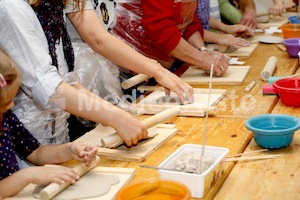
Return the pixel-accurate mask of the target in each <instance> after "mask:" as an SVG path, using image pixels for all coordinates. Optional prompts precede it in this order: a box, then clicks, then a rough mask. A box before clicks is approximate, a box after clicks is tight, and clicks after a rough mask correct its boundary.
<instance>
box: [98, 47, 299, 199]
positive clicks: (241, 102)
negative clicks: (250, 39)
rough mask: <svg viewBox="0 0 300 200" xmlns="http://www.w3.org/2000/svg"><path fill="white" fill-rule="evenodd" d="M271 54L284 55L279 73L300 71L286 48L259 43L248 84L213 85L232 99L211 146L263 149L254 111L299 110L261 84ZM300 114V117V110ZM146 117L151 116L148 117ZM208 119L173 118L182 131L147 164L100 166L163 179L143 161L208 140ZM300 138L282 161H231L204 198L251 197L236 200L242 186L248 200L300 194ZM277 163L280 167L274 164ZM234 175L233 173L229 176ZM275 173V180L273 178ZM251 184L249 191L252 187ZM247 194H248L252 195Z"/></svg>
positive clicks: (222, 109)
mask: <svg viewBox="0 0 300 200" xmlns="http://www.w3.org/2000/svg"><path fill="white" fill-rule="evenodd" d="M270 56H276V57H277V58H278V64H277V68H276V71H275V72H274V75H281V76H283V75H290V74H294V73H295V71H296V69H297V67H298V60H297V59H292V58H289V56H288V54H287V53H286V52H283V51H280V50H279V49H278V48H277V47H276V45H274V44H259V45H258V47H257V49H256V50H255V51H254V52H253V54H252V55H251V56H250V57H249V58H245V59H241V60H244V61H245V62H246V63H245V65H250V66H251V68H250V71H249V74H248V76H247V77H246V79H245V81H244V83H243V84H242V85H239V86H218V87H215V86H213V88H219V89H226V90H227V94H226V98H225V99H223V100H222V101H221V102H220V103H219V104H218V107H217V110H216V112H214V113H210V117H209V120H208V127H207V138H206V144H207V145H211V146H220V147H226V148H228V149H229V153H228V155H232V154H236V153H241V152H243V151H244V150H245V149H246V150H247V151H248V150H253V149H259V147H258V146H257V145H256V144H255V142H253V141H252V140H251V139H252V135H251V132H250V131H248V130H247V129H246V128H245V126H244V122H245V120H246V119H247V118H248V117H250V116H253V115H258V114H265V113H271V112H274V113H281V112H287V113H293V109H292V108H286V107H285V106H283V105H281V104H280V101H279V103H277V102H278V97H277V96H276V95H268V96H264V95H263V94H262V89H261V88H262V85H263V84H265V83H266V82H264V81H262V80H261V78H260V74H261V71H262V69H263V68H264V65H265V63H266V62H267V60H268V58H269V57H270ZM252 80H256V81H257V84H256V86H255V87H254V88H253V89H252V90H251V91H250V92H249V93H246V92H245V91H244V88H245V87H246V86H247V85H248V84H249V83H250V82H251V81H252ZM202 87H203V86H202ZM294 114H296V113H294ZM298 115H300V113H299V114H298ZM144 117H146V116H142V118H144ZM204 120H205V119H204V118H197V117H176V118H173V119H172V120H170V121H169V122H171V123H176V126H177V128H178V130H179V132H178V134H177V135H175V136H174V137H173V138H172V139H170V140H169V141H168V142H166V143H165V144H164V145H163V146H162V147H160V148H159V149H158V150H157V151H155V152H154V153H153V154H151V155H150V156H149V157H148V158H147V159H146V160H145V161H144V162H143V163H134V162H122V161H113V160H108V159H102V160H101V161H100V165H101V166H107V167H131V168H136V175H135V177H134V179H133V180H132V181H131V183H133V182H136V181H139V180H143V179H148V178H158V177H159V175H158V173H157V171H155V170H151V169H144V168H140V167H139V165H140V164H143V165H153V166H157V165H159V164H160V162H162V161H163V160H164V159H165V158H167V157H168V156H169V155H170V154H171V153H172V152H174V151H175V150H176V149H177V148H178V147H180V146H181V145H183V144H186V143H189V144H202V139H203V132H204V131H203V129H204ZM296 139H297V137H296ZM249 142H250V144H249ZM297 142H298V144H299V145H300V141H294V143H293V144H294V145H292V146H291V147H288V148H285V149H283V150H281V151H282V152H284V153H287V154H288V155H287V156H286V157H282V158H280V159H277V160H272V161H269V160H268V161H259V162H258V161H256V162H249V163H243V164H240V163H238V164H236V163H235V162H227V163H226V165H225V171H224V174H223V176H222V177H221V178H220V179H219V180H218V181H217V182H216V184H215V185H213V186H212V188H211V189H210V191H209V192H208V193H207V194H206V195H205V196H204V198H203V199H212V198H213V197H214V196H215V195H216V193H217V192H218V191H219V192H218V194H217V196H216V199H224V198H223V197H227V198H226V199H247V198H244V195H245V194H241V196H240V198H236V195H237V193H238V192H237V190H242V191H244V192H245V193H247V195H249V196H248V197H249V198H248V199H252V198H251V197H253V195H263V193H264V194H265V195H266V197H273V199H274V196H272V195H273V194H277V193H280V192H279V191H280V190H282V191H281V193H282V194H285V192H283V191H285V188H289V189H290V190H287V191H288V193H289V194H290V195H297V194H299V191H300V187H298V188H296V187H293V186H292V185H291V184H290V183H291V182H290V181H291V179H296V178H297V177H298V179H299V176H300V174H299V173H298V174H297V173H296V172H297V170H298V168H299V165H300V164H298V163H300V162H299V159H300V156H299V155H298V157H299V158H298V159H297V158H296V157H297V153H296V152H295V151H296V150H297V148H299V147H297ZM248 144H249V145H248ZM289 158H293V160H290V161H289V160H288V159H289ZM260 163H263V164H264V170H263V171H262V170H261V164H260ZM269 163H270V164H269ZM275 163H278V165H276V166H274V164H275ZM284 163H289V164H291V166H290V167H291V169H288V168H287V166H286V164H284ZM245 166H247V167H245ZM273 166H274V169H273V168H272V167H273ZM281 168H282V170H281ZM251 169H253V170H251ZM250 171H252V174H250ZM241 172H242V173H241ZM245 172H246V174H245ZM266 172H268V174H265V173H266ZM276 174H277V175H279V174H282V175H281V176H280V181H284V180H286V181H287V182H285V183H284V184H283V185H281V183H280V181H279V180H276V179H275V178H276ZM228 175H229V177H228V178H227V176H228ZM271 175H272V177H271ZM250 176H251V177H250ZM255 176H257V177H255ZM269 177H270V179H267V178H269ZM226 178H227V179H226ZM256 179H257V180H256ZM262 179H263V180H262ZM225 180H226V181H225ZM224 181H225V182H224ZM223 183H224V184H223ZM267 183H271V184H272V185H274V187H276V188H275V189H274V190H277V191H278V192H277V193H275V192H274V191H271V190H269V189H270V188H271V187H268V184H267ZM299 183H300V181H299ZM222 184H223V186H222ZM249 185H251V187H248V186H249ZM221 186H222V187H221ZM295 186H296V185H295ZM264 187H266V190H263V188H264ZM248 188H249V190H247V189H248ZM292 193H293V194H292ZM247 195H245V196H246V197H247ZM256 197H257V196H256ZM281 197H282V196H281ZM255 199H260V198H255ZM263 199H268V198H263Z"/></svg>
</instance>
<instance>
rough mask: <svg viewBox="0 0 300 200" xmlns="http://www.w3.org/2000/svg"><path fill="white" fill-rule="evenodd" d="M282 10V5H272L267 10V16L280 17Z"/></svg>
mask: <svg viewBox="0 0 300 200" xmlns="http://www.w3.org/2000/svg"><path fill="white" fill-rule="evenodd" d="M283 10H284V8H283V4H282V3H281V4H274V5H272V6H271V7H270V8H269V14H270V15H274V16H277V15H281V14H282V13H283Z"/></svg>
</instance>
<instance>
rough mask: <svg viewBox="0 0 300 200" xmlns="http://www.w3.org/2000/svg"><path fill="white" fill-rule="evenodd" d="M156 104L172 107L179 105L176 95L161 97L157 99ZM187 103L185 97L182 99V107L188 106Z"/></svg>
mask: <svg viewBox="0 0 300 200" xmlns="http://www.w3.org/2000/svg"><path fill="white" fill-rule="evenodd" d="M156 102H157V103H158V104H172V105H180V104H181V102H180V99H179V97H178V96H177V95H166V96H161V97H159V98H158V99H157V100H156ZM188 103H189V101H188V99H187V97H184V103H183V104H184V105H185V104H188Z"/></svg>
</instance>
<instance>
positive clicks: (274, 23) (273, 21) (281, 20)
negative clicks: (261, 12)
mask: <svg viewBox="0 0 300 200" xmlns="http://www.w3.org/2000/svg"><path fill="white" fill-rule="evenodd" d="M295 15H296V13H294V12H285V13H283V14H282V17H280V16H276V17H270V19H269V22H267V23H260V25H261V26H262V27H263V28H270V27H280V26H282V25H283V24H286V23H288V22H289V20H288V17H290V16H295Z"/></svg>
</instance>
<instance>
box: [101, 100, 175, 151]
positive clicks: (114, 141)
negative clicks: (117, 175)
mask: <svg viewBox="0 0 300 200" xmlns="http://www.w3.org/2000/svg"><path fill="white" fill-rule="evenodd" d="M179 113H180V107H179V106H174V107H172V108H169V109H166V110H164V111H162V112H160V113H158V114H156V115H153V116H151V117H149V118H147V119H144V120H143V121H141V122H142V123H143V124H145V126H146V127H147V128H151V127H152V126H155V125H156V124H159V123H161V122H163V121H165V120H167V119H169V118H172V117H175V116H177V115H179ZM148 137H149V136H148ZM150 137H151V136H150ZM123 143H124V141H123V140H122V138H121V137H120V136H119V135H118V134H117V133H113V134H111V135H108V136H106V137H103V138H102V139H101V145H102V147H108V148H115V147H117V146H119V145H121V144H123Z"/></svg>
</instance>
